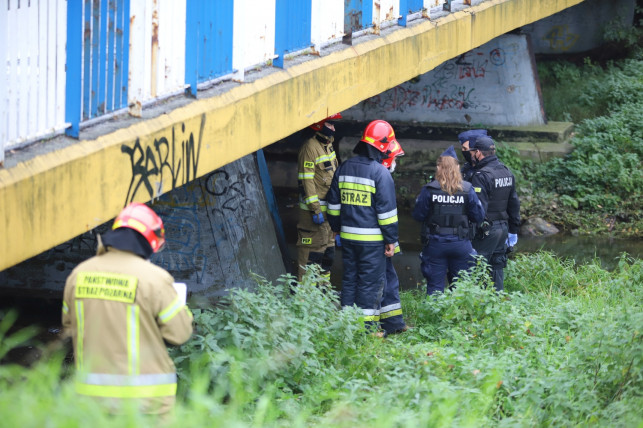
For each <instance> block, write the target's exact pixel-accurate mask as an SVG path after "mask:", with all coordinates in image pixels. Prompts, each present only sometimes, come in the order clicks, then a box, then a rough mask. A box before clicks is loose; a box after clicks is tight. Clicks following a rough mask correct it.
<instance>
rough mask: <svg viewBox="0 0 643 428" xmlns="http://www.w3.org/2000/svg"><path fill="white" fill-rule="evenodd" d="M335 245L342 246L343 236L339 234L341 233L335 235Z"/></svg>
mask: <svg viewBox="0 0 643 428" xmlns="http://www.w3.org/2000/svg"><path fill="white" fill-rule="evenodd" d="M335 246H336V247H341V246H342V238H341V237H340V236H339V234H337V235H335Z"/></svg>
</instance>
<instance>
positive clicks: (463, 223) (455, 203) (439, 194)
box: [422, 180, 471, 239]
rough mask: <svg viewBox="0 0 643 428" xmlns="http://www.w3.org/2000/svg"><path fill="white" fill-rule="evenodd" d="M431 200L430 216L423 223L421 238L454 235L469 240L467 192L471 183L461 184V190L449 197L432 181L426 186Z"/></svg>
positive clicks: (436, 182) (438, 184)
mask: <svg viewBox="0 0 643 428" xmlns="http://www.w3.org/2000/svg"><path fill="white" fill-rule="evenodd" d="M427 187H428V188H429V191H430V198H431V216H430V217H427V219H426V220H425V221H424V225H423V226H424V227H423V228H422V231H423V235H425V236H423V238H424V239H428V235H456V236H458V237H459V238H460V239H465V238H470V236H471V235H470V230H469V218H468V216H467V212H468V205H469V202H468V200H469V190H470V189H471V183H467V182H465V181H463V182H462V187H463V190H462V191H460V192H456V193H455V194H453V195H449V194H448V193H447V192H445V191H444V190H442V189H441V188H440V183H438V181H436V180H434V181H432V182H431V183H429V184H427Z"/></svg>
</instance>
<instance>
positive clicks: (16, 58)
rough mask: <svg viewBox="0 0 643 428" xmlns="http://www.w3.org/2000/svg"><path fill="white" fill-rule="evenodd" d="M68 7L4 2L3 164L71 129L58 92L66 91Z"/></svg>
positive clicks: (0, 21)
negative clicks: (8, 156)
mask: <svg viewBox="0 0 643 428" xmlns="http://www.w3.org/2000/svg"><path fill="white" fill-rule="evenodd" d="M66 6H67V2H66V1H64V0H51V1H30V2H28V1H21V2H18V1H5V2H2V7H0V63H1V64H3V69H2V76H1V77H0V151H1V152H2V153H1V154H0V163H1V162H2V161H3V159H4V152H5V150H8V149H11V148H14V147H17V146H20V145H21V144H24V143H26V142H29V141H33V140H35V139H37V138H40V137H43V136H45V135H48V134H51V133H53V132H55V131H57V130H60V129H62V128H64V126H65V122H64V111H63V110H62V108H61V105H62V103H63V100H64V93H63V92H61V91H59V89H58V88H60V86H63V87H64V79H65V76H64V63H63V64H62V66H61V65H60V62H61V59H60V57H59V56H58V55H59V52H60V50H61V49H63V50H64V48H65V42H66V37H65V26H66V20H65V19H64V11H65V9H66ZM61 16H62V19H61ZM63 58H64V56H63ZM61 69H62V71H63V73H61Z"/></svg>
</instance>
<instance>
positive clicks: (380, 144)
mask: <svg viewBox="0 0 643 428" xmlns="http://www.w3.org/2000/svg"><path fill="white" fill-rule="evenodd" d="M360 141H363V142H365V143H366V144H370V145H371V146H373V147H375V148H376V149H377V150H379V151H380V152H382V153H386V152H387V151H388V149H389V144H391V142H393V141H395V142H397V140H396V139H395V132H393V127H392V126H391V125H390V124H389V123H388V122H387V121H385V120H374V121H372V122H371V123H369V124H368V125H366V129H364V133H363V134H362V138H361V139H360Z"/></svg>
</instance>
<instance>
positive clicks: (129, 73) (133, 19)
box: [114, 15, 136, 82]
mask: <svg viewBox="0 0 643 428" xmlns="http://www.w3.org/2000/svg"><path fill="white" fill-rule="evenodd" d="M134 22H136V15H132V16H130V18H129V28H132V27H133V26H134ZM116 34H118V36H122V35H123V31H122V30H121V29H120V28H117V29H116ZM132 39H133V37H130V38H129V56H130V58H131V57H132ZM128 68H129V70H127V82H129V81H130V80H131V79H132V67H128ZM118 70H120V61H119V60H118V59H117V60H116V63H115V64H114V72H115V73H118Z"/></svg>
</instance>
